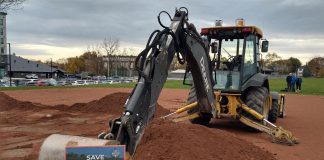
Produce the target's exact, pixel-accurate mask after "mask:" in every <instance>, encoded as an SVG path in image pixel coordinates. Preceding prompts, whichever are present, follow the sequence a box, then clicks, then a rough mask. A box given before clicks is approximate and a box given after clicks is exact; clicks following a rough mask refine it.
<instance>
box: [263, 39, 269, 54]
mask: <svg viewBox="0 0 324 160" xmlns="http://www.w3.org/2000/svg"><path fill="white" fill-rule="evenodd" d="M268 47H269V41H267V40H264V41H262V45H261V52H268Z"/></svg>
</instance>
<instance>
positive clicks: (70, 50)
mask: <svg viewBox="0 0 324 160" xmlns="http://www.w3.org/2000/svg"><path fill="white" fill-rule="evenodd" d="M181 6H185V7H187V8H188V9H189V20H190V22H192V23H194V24H195V25H196V26H197V28H198V29H199V30H200V28H201V27H206V26H212V25H213V24H214V20H215V19H223V21H224V23H225V24H227V25H234V22H235V19H237V18H244V19H245V21H246V25H256V26H259V27H261V28H262V29H263V32H264V35H265V37H266V38H267V39H268V40H269V41H270V48H269V51H270V52H276V53H278V54H279V55H280V56H282V57H283V58H288V57H291V56H293V57H297V58H299V59H300V60H301V61H302V62H303V63H305V62H306V61H308V60H310V59H311V58H313V57H315V56H324V9H323V8H324V1H323V0H307V1H299V0H227V1H223V0H222V1H220V0H203V1H201V0H196V1H194V0H191V1H184V0H105V1H104V0H27V1H26V2H25V3H24V4H23V7H24V8H23V9H22V10H12V11H9V13H8V16H7V35H8V42H10V43H12V50H13V52H15V53H16V54H17V55H20V56H23V57H26V58H32V59H40V60H47V59H49V58H53V59H58V58H66V57H71V56H78V55H80V54H82V53H83V52H84V51H85V50H86V48H87V46H88V45H92V44H97V43H99V42H100V41H102V40H103V39H104V38H105V37H107V38H114V39H119V40H120V41H121V45H122V47H125V48H128V47H132V48H137V49H141V48H143V47H144V45H145V43H146V40H147V38H148V36H149V35H150V33H151V32H152V31H153V30H155V29H160V27H159V25H158V22H157V18H156V17H157V14H158V13H159V12H160V11H161V10H166V11H168V12H170V13H171V14H173V12H174V9H175V8H176V7H181Z"/></svg>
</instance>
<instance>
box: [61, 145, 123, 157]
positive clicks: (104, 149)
mask: <svg viewBox="0 0 324 160" xmlns="http://www.w3.org/2000/svg"><path fill="white" fill-rule="evenodd" d="M125 153H126V151H125V146H124V145H114V146H99V147H97V146H95V147H93V146H91V147H90V146H77V147H66V148H65V159H66V160H125V158H126V155H125Z"/></svg>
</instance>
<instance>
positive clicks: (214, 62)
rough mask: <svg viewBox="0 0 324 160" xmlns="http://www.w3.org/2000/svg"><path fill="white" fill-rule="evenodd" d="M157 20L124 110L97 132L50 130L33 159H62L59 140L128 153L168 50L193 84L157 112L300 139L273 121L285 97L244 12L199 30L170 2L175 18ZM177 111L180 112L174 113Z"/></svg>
mask: <svg viewBox="0 0 324 160" xmlns="http://www.w3.org/2000/svg"><path fill="white" fill-rule="evenodd" d="M162 14H165V15H166V16H167V17H169V18H170V20H171V24H170V25H169V27H168V26H166V25H164V24H163V23H162V22H161V20H160V16H161V15H162ZM158 22H159V24H160V25H161V27H162V28H163V29H162V30H156V31H154V32H153V33H152V34H151V36H150V37H149V40H148V42H147V44H146V47H145V49H144V50H143V51H142V52H141V53H139V55H138V56H137V58H136V61H135V64H136V70H137V71H138V75H139V76H138V81H137V84H136V86H135V88H134V89H133V91H132V92H131V94H130V96H129V98H128V99H127V101H126V102H125V105H124V112H123V113H122V115H121V116H120V117H119V118H117V119H114V120H111V121H110V122H109V126H110V127H109V130H107V131H106V132H103V133H101V134H99V136H98V138H99V139H91V138H85V137H76V136H68V135H57V134H55V135H51V136H50V137H48V138H47V139H46V140H45V141H44V143H43V145H42V147H41V151H40V155H39V159H61V158H62V155H63V156H64V147H66V146H80V145H88V146H89V145H90V146H91V145H114V144H121V145H125V146H126V151H127V153H128V155H130V156H132V155H133V154H134V153H135V152H136V147H137V145H138V144H139V142H140V140H141V137H142V135H143V133H144V131H145V128H146V126H147V125H149V122H150V121H151V120H152V119H153V117H154V113H155V108H156V105H157V100H158V97H159V95H160V93H161V90H162V88H163V84H164V83H165V81H166V79H167V76H168V69H169V67H170V64H171V62H172V60H173V58H174V56H177V59H178V62H179V63H180V64H184V65H186V66H187V67H186V68H187V69H186V74H185V77H184V81H183V83H184V84H188V85H192V87H191V90H190V93H189V97H188V104H187V105H186V106H184V107H181V108H179V109H178V110H176V111H175V112H173V113H170V114H169V115H166V116H164V117H161V118H164V119H170V120H172V121H174V122H178V121H183V120H190V121H191V122H192V123H196V124H202V125H207V124H208V123H209V121H210V119H211V118H223V117H232V118H235V119H238V120H239V121H241V122H242V123H244V124H245V125H247V126H249V127H252V128H254V129H256V130H260V131H262V132H265V133H267V134H269V135H270V136H271V137H272V138H273V140H274V141H275V142H279V143H287V144H289V145H293V144H297V143H298V140H297V139H296V138H295V137H294V136H293V135H292V134H291V133H290V132H289V131H287V130H285V129H283V128H282V127H279V126H276V125H275V124H273V123H274V122H275V121H276V119H277V117H278V116H279V115H280V116H281V115H284V100H285V97H284V95H280V94H278V93H275V92H270V91H269V90H270V88H269V80H268V78H267V76H266V75H264V74H262V73H261V70H262V65H261V63H260V62H261V61H260V55H261V53H260V52H259V50H260V49H261V51H262V52H267V50H268V41H267V40H264V39H262V37H263V34H262V31H261V30H260V29H259V28H258V27H255V26H245V25H244V21H242V20H238V21H237V25H236V26H230V27H225V26H221V25H219V22H218V23H216V24H217V26H214V27H208V28H202V30H201V32H200V33H199V32H198V31H197V30H196V28H195V26H194V25H193V24H191V23H189V21H188V10H187V8H184V7H181V8H179V9H176V11H175V14H174V16H173V18H171V16H170V14H169V13H167V12H165V11H162V12H160V13H159V15H158ZM181 113H186V114H185V115H182V116H175V115H177V114H181ZM157 118H159V117H157Z"/></svg>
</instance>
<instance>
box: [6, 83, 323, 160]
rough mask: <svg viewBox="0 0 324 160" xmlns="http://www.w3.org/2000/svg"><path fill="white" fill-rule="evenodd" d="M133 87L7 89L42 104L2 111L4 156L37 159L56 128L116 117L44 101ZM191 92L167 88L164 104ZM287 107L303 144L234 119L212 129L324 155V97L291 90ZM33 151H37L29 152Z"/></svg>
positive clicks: (302, 155) (286, 151)
mask: <svg viewBox="0 0 324 160" xmlns="http://www.w3.org/2000/svg"><path fill="white" fill-rule="evenodd" d="M130 91H131V90H130V89H110V88H105V89H89V88H87V89H50V90H28V91H6V92H5V93H6V94H8V95H9V96H11V97H14V98H16V99H18V100H22V101H31V102H33V103H36V106H35V107H33V108H34V109H32V110H30V109H28V110H26V109H24V111H23V112H22V111H21V110H18V109H10V110H7V109H6V110H5V111H0V139H1V140H2V141H0V157H1V156H6V157H10V156H12V155H21V157H25V159H30V158H34V157H35V154H36V153H37V152H36V151H35V148H37V144H40V142H41V140H42V139H43V138H45V137H46V136H47V135H49V134H52V133H64V134H73V135H82V136H92V137H95V136H96V135H97V133H100V132H101V131H103V130H105V129H106V127H107V120H108V119H111V118H113V117H114V115H112V114H109V112H108V111H107V112H102V111H101V113H100V115H98V113H91V112H90V113H86V112H77V113H73V112H71V111H69V110H61V109H59V107H58V106H56V107H53V108H50V109H46V107H45V109H44V108H43V107H44V105H52V106H53V105H59V104H64V105H72V104H74V103H85V102H89V101H92V100H98V99H100V98H102V97H104V96H106V95H107V94H110V93H115V92H130ZM187 94H188V91H187V90H176V89H165V90H164V91H163V92H162V94H161V97H160V99H159V104H161V105H162V106H163V107H165V108H168V109H170V110H174V109H176V108H177V107H179V106H180V105H181V104H184V103H185V99H186V97H187ZM0 101H1V103H0V105H1V104H3V103H2V102H3V101H2V100H1V99H0ZM123 103H124V102H120V105H121V106H122V105H123ZM61 106H63V105H61ZM286 106H287V117H286V118H284V119H279V120H278V122H277V124H278V125H281V126H283V127H285V128H286V129H288V130H290V131H292V132H293V133H294V135H295V136H297V137H298V138H300V141H301V144H299V145H297V146H284V145H278V144H273V143H271V142H270V139H269V137H268V136H267V135H266V134H263V133H256V132H251V131H249V130H248V129H247V128H246V127H244V126H243V125H241V124H240V123H239V122H237V121H234V120H227V119H225V120H219V119H216V120H213V121H212V123H211V124H210V126H209V127H210V128H211V129H208V128H207V129H208V130H210V132H213V133H215V134H220V133H219V130H218V129H221V130H223V131H222V132H224V131H226V133H227V134H228V135H230V136H232V137H238V138H240V139H243V140H246V141H249V142H251V143H252V144H254V145H256V146H259V147H260V148H261V149H263V150H267V151H269V152H271V153H272V154H273V155H275V157H276V158H278V159H297V160H298V159H303V160H304V159H324V152H323V150H324V136H323V135H324V125H323V123H324V119H323V118H322V113H324V96H301V95H287V104H286ZM47 107H48V106H47ZM23 108H24V107H23ZM37 108H41V110H42V111H41V112H38V109H37ZM186 125H187V124H186ZM214 128H217V129H214ZM228 131H229V132H228ZM31 142H32V143H31ZM215 143H217V141H215ZM220 143H221V141H220ZM33 144H35V145H33ZM30 152H32V153H33V154H32V155H31V157H28V155H29V154H30ZM206 154H207V153H206ZM26 156H27V158H26ZM29 156H30V155H29ZM0 159H2V158H0ZM22 159H23V158H22Z"/></svg>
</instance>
